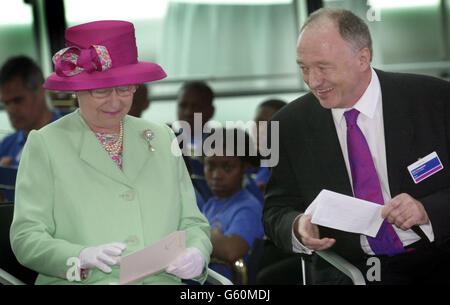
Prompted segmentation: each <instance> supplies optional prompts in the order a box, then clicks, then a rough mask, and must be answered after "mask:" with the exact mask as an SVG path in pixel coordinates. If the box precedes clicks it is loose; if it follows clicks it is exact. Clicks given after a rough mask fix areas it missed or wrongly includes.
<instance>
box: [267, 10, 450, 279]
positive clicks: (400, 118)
mask: <svg viewBox="0 0 450 305" xmlns="http://www.w3.org/2000/svg"><path fill="white" fill-rule="evenodd" d="M372 54H373V51H372V39H371V36H370V32H369V28H368V26H367V24H366V23H365V22H364V20H362V19H361V18H360V17H358V16H356V15H355V14H353V13H352V12H350V11H348V10H344V9H338V8H322V9H319V10H317V11H315V12H314V13H313V14H311V15H310V16H309V17H308V19H307V20H306V22H305V23H304V25H303V26H302V28H301V30H300V35H299V39H298V43H297V63H298V65H299V67H300V69H301V71H302V75H303V80H304V81H305V82H306V84H307V85H308V87H309V88H310V89H311V92H310V93H308V94H305V95H303V96H302V97H300V98H298V99H297V100H295V101H292V102H291V103H289V104H288V105H287V106H285V107H284V108H283V109H281V110H280V111H279V112H278V113H277V114H275V115H274V116H273V118H272V120H271V121H278V122H279V135H277V137H278V138H277V140H278V139H279V145H280V147H279V148H280V149H279V151H280V156H279V162H278V164H277V165H276V166H275V167H273V168H272V172H271V175H270V178H269V181H268V183H267V186H266V193H265V204H264V213H263V223H264V229H265V232H266V234H267V235H268V237H270V238H271V240H273V241H274V242H275V244H276V245H277V246H278V247H280V248H282V249H284V250H285V251H294V252H296V253H304V254H307V255H312V256H311V257H310V258H311V263H310V264H309V266H310V267H311V269H310V270H311V277H310V282H311V283H315V284H339V283H346V284H349V278H348V277H346V275H344V274H343V273H341V272H339V271H338V270H336V269H334V268H333V267H331V265H329V264H328V263H327V262H325V261H323V260H321V259H320V258H319V257H318V256H317V255H314V251H320V250H326V249H330V250H331V251H334V252H335V253H337V254H339V255H341V256H343V257H344V258H346V259H347V260H349V261H350V262H351V263H352V264H354V265H355V266H357V268H360V270H361V272H362V274H363V275H368V274H370V275H374V273H373V272H372V271H373V270H374V269H373V270H371V272H368V271H369V269H370V268H371V267H372V265H373V264H372V265H371V264H370V263H369V264H368V262H370V261H369V259H370V260H371V261H379V264H377V266H378V267H377V268H378V271H377V272H376V274H378V276H374V277H373V278H366V280H367V283H368V284H424V283H425V284H432V283H437V284H443V283H449V279H450V277H449V272H448V271H449V270H450V225H449V224H450V222H449V219H450V205H449V202H450V171H449V167H450V163H449V160H450V145H449V139H450V128H449V122H450V103H449V97H450V83H449V82H447V81H445V80H441V79H437V78H433V77H429V76H423V75H413V74H402V73H389V72H384V71H380V70H377V69H373V68H372V67H371V59H372ZM269 129H270V124H269ZM268 135H269V141H268V142H269V144H270V140H271V139H270V132H269V133H268ZM427 156H428V158H425V157H427ZM421 158H422V159H423V162H425V161H426V160H430V161H431V162H432V163H430V164H428V165H427V166H423V168H425V171H422V175H419V176H417V179H416V178H415V177H414V172H415V171H412V172H410V170H411V168H415V169H416V170H417V171H418V172H420V167H421V166H420V165H417V161H418V159H421ZM427 168H429V169H431V171H430V170H427ZM438 169H440V170H438ZM423 178H425V179H423ZM419 179H420V181H419ZM323 189H327V190H330V191H334V192H337V193H340V194H344V195H348V196H354V197H356V198H359V199H362V200H365V201H370V202H373V203H374V204H379V205H381V206H382V208H381V209H380V210H381V217H382V218H384V221H383V223H382V224H381V228H380V230H379V231H378V234H377V236H376V237H370V236H366V235H364V234H356V233H349V232H344V231H341V230H337V229H332V228H329V227H326V226H319V225H316V224H313V223H312V222H311V215H306V214H304V212H305V210H306V209H307V207H308V205H310V204H311V202H312V201H313V200H314V199H315V198H316V197H317V195H318V194H319V192H320V191H321V190H323ZM362 203H363V202H362ZM368 225H369V224H368Z"/></svg>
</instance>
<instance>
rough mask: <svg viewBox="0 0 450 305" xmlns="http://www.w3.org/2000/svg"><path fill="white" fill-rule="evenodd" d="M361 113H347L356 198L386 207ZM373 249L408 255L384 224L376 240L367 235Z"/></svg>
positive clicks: (376, 252)
mask: <svg viewBox="0 0 450 305" xmlns="http://www.w3.org/2000/svg"><path fill="white" fill-rule="evenodd" d="M358 115H359V111H358V110H356V109H352V110H349V111H347V112H345V113H344V116H345V120H346V121H347V148H348V159H349V162H350V169H351V172H352V181H353V192H354V194H355V197H356V198H360V199H364V200H367V201H371V202H375V203H378V204H381V205H383V204H384V200H383V193H382V191H381V186H380V181H379V180H378V175H377V171H376V170H375V165H374V164H373V160H372V155H371V154H370V150H369V145H368V144H367V141H366V138H365V137H364V135H363V133H362V132H361V129H359V127H358V125H356V120H357V119H358ZM367 240H368V241H369V245H370V248H371V249H372V251H373V252H374V253H375V254H379V255H380V254H384V255H389V256H392V255H395V254H398V253H403V252H405V249H404V248H403V244H402V242H401V241H400V238H399V237H398V235H397V233H396V232H395V230H394V228H393V227H392V225H391V224H389V223H388V222H387V221H386V220H384V221H383V224H382V225H381V228H380V230H379V231H378V234H377V236H376V237H375V238H373V237H370V236H367Z"/></svg>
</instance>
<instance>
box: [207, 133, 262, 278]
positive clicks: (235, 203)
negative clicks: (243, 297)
mask: <svg viewBox="0 0 450 305" xmlns="http://www.w3.org/2000/svg"><path fill="white" fill-rule="evenodd" d="M216 133H217V134H219V135H221V140H216V141H214V143H212V145H211V147H210V148H208V147H207V146H208V138H209V136H208V138H206V139H205V145H204V150H205V155H206V156H205V159H204V160H205V162H204V164H205V168H204V171H205V178H206V181H207V183H208V186H209V188H210V189H211V191H212V193H213V197H211V198H210V199H209V200H208V201H207V202H206V203H205V205H204V206H203V209H202V212H203V214H205V216H206V218H207V219H208V221H209V223H210V226H211V243H212V245H213V252H212V255H211V257H212V258H213V259H214V258H216V259H219V260H221V261H225V262H227V263H230V264H232V263H233V261H235V260H237V259H239V258H242V257H244V259H245V260H246V258H247V254H248V252H249V250H250V249H251V248H252V246H253V243H254V241H255V240H256V239H262V238H263V236H264V230H263V226H262V223H261V218H262V205H261V204H260V203H259V202H258V199H256V198H255V197H254V196H253V195H252V194H251V193H250V192H249V191H248V190H246V189H245V188H243V187H242V182H243V178H244V176H245V174H246V172H247V170H248V169H249V167H250V166H259V157H258V156H251V155H250V149H249V147H250V145H252V144H251V142H250V137H249V136H248V135H247V134H246V133H245V132H244V131H241V130H238V129H228V130H227V129H223V130H222V129H219V130H215V131H214V132H213V133H211V134H210V136H212V135H216V136H214V138H217V139H218V137H217V134H216ZM227 134H228V135H227ZM238 134H240V136H242V137H243V138H244V139H245V144H242V143H240V142H239V141H238V137H237V135H238ZM230 135H233V137H232V139H230ZM227 140H228V141H230V142H227ZM232 141H233V142H232ZM231 142H232V143H231ZM232 144H234V145H232ZM238 144H239V145H238ZM242 145H245V149H243V147H242ZM217 148H222V149H223V153H217V152H218V150H217ZM208 149H210V151H209V153H208ZM242 152H244V153H242ZM209 267H210V268H212V269H213V270H215V271H216V272H219V273H221V274H222V275H224V276H226V277H228V278H229V279H230V280H231V279H232V273H231V270H230V269H229V268H228V267H226V266H224V265H217V264H210V266H209Z"/></svg>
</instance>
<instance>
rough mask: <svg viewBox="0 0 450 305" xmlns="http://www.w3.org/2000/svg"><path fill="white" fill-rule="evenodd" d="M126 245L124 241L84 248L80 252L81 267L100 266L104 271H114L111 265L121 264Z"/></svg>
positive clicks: (91, 267)
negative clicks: (121, 256)
mask: <svg viewBox="0 0 450 305" xmlns="http://www.w3.org/2000/svg"><path fill="white" fill-rule="evenodd" d="M125 248H126V245H125V244H122V243H110V244H106V245H101V246H98V247H89V248H84V249H83V250H82V251H81V253H80V268H81V269H93V268H96V267H97V268H98V269H100V270H101V271H103V272H106V273H110V272H111V271H112V269H111V267H109V266H110V265H119V264H120V255H121V254H122V252H123V250H125Z"/></svg>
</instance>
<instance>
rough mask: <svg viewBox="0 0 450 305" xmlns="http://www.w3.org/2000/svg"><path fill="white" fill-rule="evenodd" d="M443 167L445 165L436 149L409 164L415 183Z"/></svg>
mask: <svg viewBox="0 0 450 305" xmlns="http://www.w3.org/2000/svg"><path fill="white" fill-rule="evenodd" d="M443 168H444V166H443V165H442V163H441V160H439V157H438V155H437V153H436V152H435V151H434V152H432V153H431V154H429V155H427V156H425V157H423V158H422V159H420V160H419V161H417V162H414V163H413V164H411V165H410V166H408V171H409V174H410V175H411V177H412V179H413V180H414V183H416V184H417V183H419V182H420V181H422V180H424V179H426V178H428V177H430V176H431V175H433V174H435V173H437V172H438V171H440V170H442V169H443Z"/></svg>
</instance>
